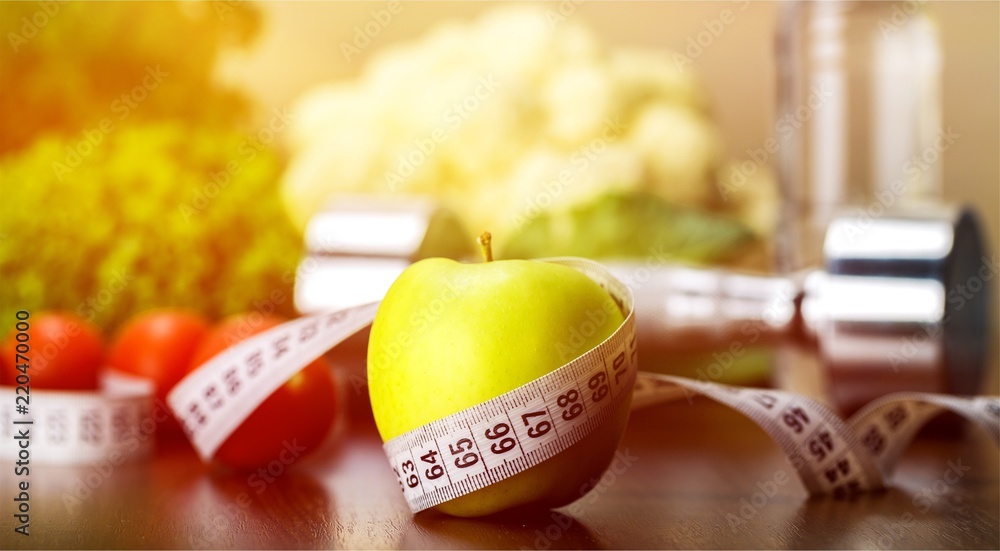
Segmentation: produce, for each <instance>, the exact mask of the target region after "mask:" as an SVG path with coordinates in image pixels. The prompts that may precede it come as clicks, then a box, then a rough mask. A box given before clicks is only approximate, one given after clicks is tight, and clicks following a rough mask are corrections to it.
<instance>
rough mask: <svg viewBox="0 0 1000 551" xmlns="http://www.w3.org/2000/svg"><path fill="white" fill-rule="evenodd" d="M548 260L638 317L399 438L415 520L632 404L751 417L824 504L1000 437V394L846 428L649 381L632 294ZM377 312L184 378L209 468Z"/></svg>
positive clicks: (694, 386)
mask: <svg viewBox="0 0 1000 551" xmlns="http://www.w3.org/2000/svg"><path fill="white" fill-rule="evenodd" d="M545 262H553V263H559V264H563V265H566V266H569V267H571V268H574V269H576V270H579V271H580V272H582V273H584V274H585V275H587V276H588V277H590V278H591V279H593V280H594V281H595V282H597V283H598V284H600V285H601V286H602V287H604V288H605V289H606V290H607V291H608V292H609V293H610V294H611V296H612V298H614V299H615V302H616V303H617V304H619V305H620V307H621V309H622V313H623V315H624V316H625V322H624V323H623V324H622V325H621V326H620V327H619V328H618V329H617V330H616V331H615V332H614V333H613V334H612V335H611V336H610V337H608V339H607V340H606V341H605V342H603V343H601V344H600V345H599V346H597V347H595V348H594V349H592V350H590V351H588V352H587V353H585V354H583V355H582V356H580V357H579V358H576V359H575V360H573V361H571V362H569V363H567V364H566V365H564V366H562V367H560V368H558V369H556V370H555V371H552V372H550V373H548V374H547V375H545V376H542V377H539V378H538V379H536V380H534V381H531V382H529V383H527V384H525V385H523V386H521V387H518V388H516V389H513V390H511V391H509V392H507V393H504V394H501V395H500V396H497V397H495V398H493V399H491V400H487V401H485V402H482V403H480V404H477V405H475V406H473V407H471V408H468V409H465V410H462V411H459V412H456V413H454V414H452V415H449V416H447V417H444V418H442V419H439V420H437V421H434V422H432V423H429V424H427V425H424V426H422V427H418V428H417V429H414V430H412V431H410V432H408V433H405V434H403V435H400V436H399V437H397V438H394V439H392V440H390V441H388V442H386V443H385V445H384V449H385V453H386V456H387V458H388V459H389V462H390V463H391V464H392V467H393V469H394V470H395V472H396V474H397V476H398V477H399V479H400V487H401V488H402V490H403V495H404V497H405V499H406V501H407V503H408V504H409V506H410V509H411V510H412V511H413V512H419V511H422V510H424V509H427V508H430V507H433V506H435V505H438V504H440V503H443V502H445V501H448V500H450V499H454V498H455V497H458V496H461V495H465V494H468V493H471V492H473V491H475V490H477V489H480V488H483V487H486V486H488V485H490V484H493V483H496V482H498V481H500V480H503V479H505V478H508V477H510V476H513V475H514V474H517V473H518V472H521V471H524V470H527V469H529V468H531V467H532V466H534V465H537V464H538V463H540V462H542V461H544V460H545V459H547V458H549V457H552V456H553V455H555V454H557V453H560V452H562V451H563V450H565V449H566V448H568V447H570V446H571V445H573V444H574V443H576V442H578V441H580V440H581V439H582V438H583V437H585V436H586V435H588V434H590V433H591V432H593V430H594V429H595V428H596V427H598V426H600V425H601V424H602V423H604V422H605V421H606V420H607V419H608V417H609V416H610V415H611V413H612V412H613V411H614V409H615V407H620V406H621V405H622V404H623V403H628V401H629V400H631V405H632V408H633V409H636V408H640V407H646V406H650V405H653V404H656V403H661V402H664V401H668V400H672V399H676V398H678V397H680V396H683V395H685V394H691V393H694V394H699V395H702V396H705V397H707V398H710V399H712V400H715V401H717V402H719V403H721V404H724V405H726V406H728V407H730V408H732V409H734V410H736V411H738V412H740V413H742V414H743V415H745V416H747V417H748V418H750V419H751V420H753V421H754V422H755V423H757V424H758V425H760V426H761V427H762V428H763V429H764V430H765V431H766V432H767V433H768V435H770V436H771V438H772V439H773V440H774V441H775V442H776V443H777V444H778V446H779V447H780V448H781V449H782V451H783V452H784V453H785V454H786V456H787V457H788V458H789V460H790V461H791V463H792V466H793V467H794V468H795V470H796V472H797V473H798V475H799V477H800V479H801V480H802V483H803V485H804V486H805V487H806V489H807V490H808V492H809V493H810V494H811V495H821V494H829V495H834V496H845V495H852V494H855V493H858V492H863V491H868V490H873V489H878V488H881V487H883V485H884V480H885V479H886V478H887V477H888V476H889V475H890V474H891V472H892V470H893V468H894V466H895V464H896V462H897V460H898V458H899V456H900V454H901V453H902V451H903V449H904V448H905V447H906V445H907V444H908V443H909V442H910V440H911V439H912V438H913V436H914V435H915V434H916V433H917V431H918V430H919V429H920V427H922V426H923V425H924V424H925V423H926V422H927V421H928V420H929V419H930V418H932V417H934V416H935V415H937V414H938V413H940V412H942V411H945V410H948V411H952V412H955V413H957V414H959V415H961V416H963V417H965V418H966V419H968V420H970V421H972V422H973V423H975V424H976V425H978V426H980V427H982V428H983V429H984V430H986V432H987V433H988V434H989V435H990V436H991V437H992V439H993V441H994V442H1000V399H998V398H996V397H970V398H963V397H956V396H947V395H936V394H923V393H899V394H893V395H889V396H886V397H884V398H881V399H879V400H876V401H874V402H872V403H871V404H869V405H868V406H866V407H865V408H863V409H862V410H861V411H859V412H858V413H857V414H855V415H854V416H853V417H851V418H850V419H849V420H847V421H845V420H843V419H841V418H840V417H839V416H837V415H836V414H835V413H834V412H833V411H831V410H830V409H829V408H827V407H826V406H824V405H823V404H820V403H819V402H817V401H815V400H812V399H810V398H807V397H804V396H800V395H797V394H794V393H791V392H785V391H781V390H772V389H756V388H741V387H734V386H726V385H720V384H715V383H709V382H704V381H696V380H692V379H686V378H683V377H673V376H669V375H661V374H654V373H645V372H638V370H637V364H636V354H635V316H634V311H633V297H632V293H631V291H630V290H629V289H628V287H627V286H625V285H624V284H623V283H621V282H620V281H618V280H617V279H616V278H614V276H612V275H611V274H610V273H608V271H607V270H605V269H604V268H603V267H602V266H601V265H600V264H597V263H595V262H592V261H588V260H583V259H552V260H546V261H545ZM377 307H378V303H377V302H376V303H370V304H365V305H362V306H356V307H353V308H347V309H344V310H339V311H336V312H330V313H324V314H318V315H313V316H308V317H303V318H300V319H297V320H294V321H291V322H288V323H285V324H283V325H280V326H278V327H275V328H273V329H271V330H268V331H266V332H264V333H261V334H259V335H257V336H255V337H253V338H250V339H248V340H246V341H243V342H241V343H239V344H237V345H235V346H233V347H231V348H229V349H227V350H226V351H224V352H222V353H221V354H220V355H218V356H216V357H215V358H212V359H211V360H210V361H208V362H207V363H206V364H204V365H203V366H201V367H199V368H198V369H196V370H195V371H193V372H192V373H191V374H189V375H188V376H187V377H186V378H185V379H184V380H182V381H181V382H180V383H179V384H178V385H177V386H176V387H175V388H174V390H173V391H172V392H171V393H170V395H169V396H168V403H169V405H170V407H171V409H172V410H173V411H174V413H175V415H176V416H177V417H178V419H180V420H182V422H183V423H184V425H185V428H186V430H187V433H188V436H189V438H190V439H191V441H192V443H193V444H194V446H195V449H196V450H197V451H198V453H199V455H200V456H201V457H202V459H204V460H209V459H210V458H211V457H212V455H213V454H214V453H215V451H216V450H217V449H218V447H219V446H220V445H221V444H222V442H224V441H225V439H226V438H227V437H228V436H229V435H230V434H231V433H232V432H233V431H234V430H236V428H237V427H239V425H240V424H241V423H242V422H243V421H244V420H245V419H246V418H247V417H248V416H249V415H250V414H251V413H252V412H253V411H254V409H256V407H257V406H258V405H259V404H260V403H261V402H263V401H264V400H265V399H266V398H267V397H268V396H269V395H270V394H271V393H272V392H274V391H275V390H276V389H277V388H278V387H280V386H281V385H282V384H284V382H285V381H287V380H288V379H289V378H290V377H291V376H292V375H294V374H295V373H296V372H298V371H299V370H300V369H302V368H303V367H304V366H306V365H307V364H309V363H310V362H312V361H313V360H315V359H316V358H318V357H320V356H321V355H323V354H324V353H325V352H326V351H327V350H329V349H331V348H333V347H334V346H336V345H337V344H339V343H340V342H342V341H343V340H345V339H346V338H347V337H349V336H351V335H353V334H354V333H356V332H358V331H359V330H361V329H362V328H364V327H365V326H367V325H368V324H370V323H371V322H372V320H373V319H374V317H375V312H376V310H377ZM438 450H448V451H449V452H450V453H452V454H453V455H454V457H455V462H454V463H445V464H444V465H443V466H442V465H440V464H438V465H435V466H433V467H431V468H429V469H424V470H421V469H417V468H416V463H417V461H418V460H419V458H420V457H422V456H426V455H427V454H429V453H431V452H432V451H435V452H436V451H438ZM477 450H479V452H477ZM501 456H502V458H501ZM445 475H447V476H445Z"/></svg>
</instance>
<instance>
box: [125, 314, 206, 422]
mask: <svg viewBox="0 0 1000 551" xmlns="http://www.w3.org/2000/svg"><path fill="white" fill-rule="evenodd" d="M208 329H209V325H208V321H206V320H205V318H203V317H202V316H200V315H198V314H196V313H194V312H190V311H187V310H180V309H171V308H165V309H158V310H150V311H148V312H144V313H142V314H139V315H138V316H136V317H134V318H132V319H131V320H130V321H129V322H128V323H126V324H125V325H124V326H123V327H122V328H121V330H120V331H119V332H118V336H117V337H116V338H115V342H114V343H113V344H112V345H111V351H110V352H109V353H108V365H109V366H110V367H112V368H114V369H117V370H119V371H123V372H125V373H130V374H132V375H137V376H139V377H145V378H147V379H151V380H152V381H153V382H154V383H155V384H156V397H157V399H159V400H161V401H163V403H166V399H167V393H169V392H170V389H171V388H173V387H174V385H176V384H177V383H178V382H179V381H180V380H181V379H182V378H184V375H186V374H187V372H188V366H190V365H191V358H192V357H193V356H194V353H195V350H197V348H198V345H199V344H201V340H202V339H203V338H204V337H205V335H206V334H207V333H208ZM163 428H164V429H167V430H170V431H177V430H178V429H179V428H180V425H178V424H177V423H176V421H173V420H171V421H170V422H168V423H166V424H164V425H163Z"/></svg>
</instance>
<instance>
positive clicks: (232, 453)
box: [191, 314, 337, 470]
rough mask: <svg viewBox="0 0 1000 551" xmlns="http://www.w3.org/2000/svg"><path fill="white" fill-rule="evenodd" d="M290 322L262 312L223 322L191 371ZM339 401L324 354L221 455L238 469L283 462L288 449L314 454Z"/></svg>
mask: <svg viewBox="0 0 1000 551" xmlns="http://www.w3.org/2000/svg"><path fill="white" fill-rule="evenodd" d="M285 321H287V320H285V319H282V318H280V317H277V316H260V315H259V314H249V315H244V316H236V317H231V318H229V319H227V320H225V321H223V322H222V323H221V324H219V325H218V326H216V327H215V328H214V329H212V331H211V332H210V333H209V334H208V336H207V337H205V340H204V341H202V344H201V346H199V347H198V351H197V352H196V353H195V355H194V359H193V360H192V362H191V369H192V370H193V369H194V368H196V367H198V366H200V365H201V364H203V363H205V362H206V361H208V360H210V359H211V358H212V357H213V356H215V355H216V354H218V353H219V352H222V351H223V350H225V349H226V348H228V347H230V346H232V345H233V344H236V343H237V342H240V341H242V340H244V339H246V338H247V337H250V336H251V335H256V334H257V333H260V332H262V331H266V330H267V329H270V328H272V327H274V326H276V325H280V324H281V323H284V322H285ZM336 401H337V393H336V389H335V387H334V382H333V375H332V373H331V372H330V366H329V365H328V364H327V362H326V361H325V360H323V359H322V358H320V359H318V360H316V361H314V362H312V363H311V364H309V365H307V366H306V367H305V368H303V369H302V370H301V371H299V372H298V373H296V374H295V375H294V376H293V377H292V378H291V379H289V380H288V381H286V382H285V384H283V385H282V386H280V387H278V389H277V390H275V391H274V393H273V394H271V396H269V397H268V398H267V399H266V400H264V402H263V403H261V405H260V406H258V407H257V409H256V410H254V412H253V413H251V414H250V416H249V417H247V418H246V420H244V421H243V424H241V425H240V426H239V428H237V429H236V430H235V431H234V432H233V433H232V434H231V435H229V438H227V439H226V441H225V442H223V443H222V446H220V447H219V449H218V451H217V452H216V453H215V459H216V460H218V461H219V462H221V463H224V464H226V465H229V466H230V467H233V468H236V469H243V470H250V469H255V468H257V467H262V466H264V465H267V464H268V463H270V462H271V461H274V460H280V459H281V457H282V456H281V453H282V451H283V450H285V449H286V447H288V448H289V449H293V450H295V451H294V452H293V453H296V454H299V455H300V456H301V455H306V454H309V453H311V452H312V451H314V450H315V449H316V448H317V447H318V446H319V445H320V443H322V442H323V439H324V438H325V437H326V434H327V433H328V432H329V431H330V427H331V426H332V425H333V420H334V416H335V414H336V409H337V403H336Z"/></svg>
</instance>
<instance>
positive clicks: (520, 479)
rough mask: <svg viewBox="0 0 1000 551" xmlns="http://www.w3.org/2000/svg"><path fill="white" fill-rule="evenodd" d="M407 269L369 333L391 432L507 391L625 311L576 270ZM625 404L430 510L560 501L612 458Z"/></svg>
mask: <svg viewBox="0 0 1000 551" xmlns="http://www.w3.org/2000/svg"><path fill="white" fill-rule="evenodd" d="M483 237H484V239H486V240H487V243H486V244H485V246H484V254H485V255H486V256H487V260H488V261H487V262H485V263H480V264H462V263H459V262H455V261H453V260H447V259H442V258H432V259H427V260H421V261H419V262H417V263H415V264H413V265H411V266H410V267H409V268H407V269H406V270H405V271H404V272H403V273H402V274H401V275H400V276H399V278H398V279H397V280H396V281H395V283H393V285H392V286H391V288H390V289H389V291H388V293H387V294H386V296H385V298H384V299H383V301H382V304H381V306H380V307H379V310H378V313H377V314H376V316H375V321H374V323H373V325H372V330H371V337H370V339H369V342H368V382H369V392H370V394H371V403H372V410H373V412H374V415H375V422H376V424H377V426H378V430H379V433H380V434H381V436H382V439H383V440H386V441H387V440H389V439H392V438H395V437H396V436H399V435H401V434H403V433H406V432H408V431H410V430H412V429H415V428H417V427H419V426H421V425H424V424H427V423H430V422H432V421H435V420H437V419H440V418H442V417H445V416H448V415H451V414H453V413H456V412H458V411H461V410H463V409H466V408H469V407H471V406H474V405H476V404H478V403H480V402H483V401H486V400H489V399H491V398H494V397H496V396H499V395H500V394H503V393H505V392H508V391H510V390H513V389H515V388H517V387H519V386H521V385H523V384H525V383H528V382H530V381H532V380H534V379H537V378H538V377H541V376H542V375H545V374H547V373H549V372H551V371H553V370H555V369H556V368H558V367H560V366H562V365H563V364H565V363H567V362H569V361H571V360H573V359H574V358H576V357H578V356H580V355H582V354H583V353H585V352H587V351H588V350H590V349H591V348H593V347H595V346H597V345H598V344H600V343H601V342H602V341H603V340H605V339H606V338H607V337H608V336H610V335H611V334H612V333H613V332H614V331H615V329H617V328H618V327H619V326H620V325H621V324H622V322H623V316H622V313H621V311H620V310H619V309H618V307H617V306H616V305H615V302H614V301H613V300H612V298H611V296H610V295H608V294H607V292H605V291H604V289H602V288H601V287H600V286H599V285H598V284H597V283H595V282H594V281H592V280H591V279H590V278H588V277H587V276H585V275H583V274H582V273H580V272H578V271H576V270H574V269H572V268H569V267H566V266H560V265H557V264H550V263H544V262H534V261H527V260H503V261H497V262H492V261H490V260H491V259H492V253H491V252H489V247H488V234H484V236H483ZM627 419H628V403H622V404H621V406H620V407H619V408H618V410H617V411H615V413H614V415H612V417H611V418H610V419H609V420H608V422H606V423H604V424H603V425H602V426H601V427H599V428H598V429H597V430H595V431H594V432H593V433H591V434H590V435H588V436H587V437H585V438H584V439H583V440H581V441H580V442H578V443H576V444H574V445H573V446H571V447H570V448H568V449H566V450H564V451H563V452H561V453H559V454H557V455H556V456H555V457H552V458H550V459H548V460H546V461H544V462H542V463H540V464H538V465H536V466H534V467H532V468H530V469H528V470H526V471H523V472H521V473H519V474H517V475H514V476H512V477H510V478H508V479H506V480H503V481H501V482H499V483H497V484H493V485H491V486H488V487H486V488H483V489H480V490H477V491H475V492H473V493H470V494H467V495H465V496H462V497H460V498H457V499H454V500H451V501H449V502H447V503H443V504H441V505H439V506H438V507H437V509H438V510H440V511H442V512H445V513H448V514H452V515H457V516H481V515H488V514H492V513H496V512H499V511H503V510H507V509H511V508H523V507H542V508H548V507H558V506H561V505H565V504H567V503H570V502H572V501H574V500H576V499H577V498H579V497H581V496H582V495H583V494H585V493H586V492H587V490H588V489H590V488H592V487H593V486H594V484H595V483H596V482H597V480H598V478H599V477H600V475H601V474H602V473H603V472H604V469H606V468H607V465H608V464H609V463H610V461H611V459H612V457H613V455H614V452H615V449H616V448H617V446H618V442H619V440H620V439H621V435H622V433H623V431H624V428H625V423H626V422H627Z"/></svg>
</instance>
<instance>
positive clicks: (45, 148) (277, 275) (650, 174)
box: [0, 1, 1000, 370]
mask: <svg viewBox="0 0 1000 551" xmlns="http://www.w3.org/2000/svg"><path fill="white" fill-rule="evenodd" d="M911 4H913V3H912V2H910V3H908V2H899V3H896V4H891V6H898V8H899V11H900V14H901V17H903V18H906V17H907V15H906V14H907V13H909V11H904V10H910V9H912V6H911ZM921 4H923V9H926V10H927V12H928V13H929V14H931V15H932V18H933V20H934V21H935V22H936V25H937V30H938V34H939V37H940V43H941V52H942V54H943V66H942V75H941V77H942V78H941V87H942V88H941V92H942V100H943V101H942V104H941V109H942V118H941V121H942V127H943V128H946V129H950V131H951V132H952V133H954V134H956V135H957V136H959V137H958V138H957V139H955V140H953V142H954V143H950V144H949V146H948V147H947V148H945V150H944V151H943V152H941V155H940V156H939V158H937V159H936V160H935V161H934V163H935V164H937V163H940V169H941V170H942V182H943V184H942V190H943V196H944V198H945V199H946V200H949V201H957V202H967V203H972V204H974V205H976V206H977V207H978V209H979V214H980V215H981V216H982V217H983V221H984V230H985V232H986V235H987V239H988V242H987V246H988V247H989V250H990V251H991V252H995V251H996V247H997V244H998V243H1000V233H998V232H1000V220H998V212H1000V208H998V203H1000V185H998V182H1000V172H998V171H1000V166H998V163H997V157H996V155H997V152H998V151H1000V112H998V106H1000V101H998V98H1000V71H998V67H1000V28H998V27H1000V4H997V3H995V2H927V3H921ZM778 12H779V6H778V5H777V3H771V2H762V3H752V4H751V3H745V2H664V3H654V2H636V3H629V2H614V3H602V2H572V1H567V2H562V3H551V4H542V5H540V6H535V7H534V8H522V7H518V6H516V5H515V6H511V5H502V6H498V5H497V4H494V3H490V2H481V3H479V2H477V3H458V2H447V3H435V2H426V3H416V4H409V3H407V4H395V3H385V2H371V3H352V2H240V1H231V2H230V1H218V2H183V3H142V2H135V3H114V2H108V3H86V2H74V3H59V2H39V3H35V2H26V3H9V2H5V3H3V4H0V29H2V31H3V33H2V34H3V36H5V37H7V42H8V44H5V45H4V46H3V47H2V48H0V77H2V78H0V80H2V82H3V85H2V88H0V112H2V115H3V116H2V117H0V126H2V129H0V182H2V201H0V270H2V279H3V283H2V288H0V300H2V310H3V311H2V312H0V315H2V317H3V319H13V313H12V312H13V311H14V310H16V309H18V308H28V309H53V308H59V309H65V310H70V311H73V312H76V313H78V314H79V315H81V316H82V317H85V318H87V319H89V320H92V321H94V322H95V323H97V324H98V325H99V326H101V327H102V328H103V329H104V330H105V331H108V332H111V331H114V330H115V329H116V328H117V327H118V326H119V325H120V324H121V323H122V322H123V321H124V320H125V319H126V318H127V317H128V316H130V315H132V314H134V313H135V312H137V311H140V310H142V309H145V308H150V307H154V306H184V307H189V308H194V309H197V310H199V311H201V312H203V313H204V314H205V315H207V316H210V317H212V318H220V317H222V316H225V315H228V314H231V313H235V312H240V311H245V310H250V309H255V308H256V309H262V308H263V306H262V305H270V306H273V308H274V309H276V310H277V311H279V312H281V313H285V314H289V315H290V314H293V313H294V310H293V305H292V300H291V297H292V284H293V282H294V270H295V266H296V264H297V263H298V261H299V259H300V257H301V251H302V248H301V243H302V233H301V232H302V231H303V228H304V226H305V224H306V222H307V221H308V220H309V218H310V217H311V216H312V215H313V214H314V213H315V212H317V211H318V210H319V209H320V208H322V207H323V205H324V204H326V202H327V201H328V200H329V199H330V198H331V197H334V196H336V195H337V194H339V193H368V194H374V195H383V196H397V195H406V194H421V195H431V196H433V197H435V198H436V199H437V200H439V201H441V202H442V204H444V205H445V206H447V207H450V208H451V209H452V210H453V211H455V212H456V214H457V215H458V216H459V218H460V219H461V221H462V222H463V223H464V224H465V226H466V227H468V228H470V229H469V234H468V237H469V239H471V237H472V236H473V235H474V234H475V233H477V232H478V231H480V230H481V229H485V228H489V229H491V230H492V231H493V232H494V234H495V235H496V236H497V241H496V242H497V246H498V248H499V251H500V254H501V256H506V257H532V256H534V257H538V256H548V255H552V254H577V255H582V256H590V257H599V258H609V257H624V258H642V257H645V256H648V255H649V254H650V253H649V251H651V250H659V251H665V253H664V254H665V255H666V256H665V258H667V259H669V260H678V261H683V262H688V263H695V264H702V265H726V266H733V267H740V268H748V269H753V270H761V271H766V270H768V269H770V268H771V266H772V256H773V254H774V251H773V245H774V243H773V241H774V240H773V236H774V231H775V228H776V226H777V223H778V217H779V211H780V209H779V203H780V198H779V194H778V192H777V187H776V183H775V180H776V179H775V176H774V173H775V168H774V167H775V159H774V158H766V159H765V160H763V161H762V162H757V161H755V164H754V165H753V166H754V169H753V170H752V171H749V172H748V171H746V170H740V169H739V167H741V166H743V163H744V162H746V161H748V160H754V154H755V153H754V152H755V151H757V150H759V149H760V148H761V147H763V146H764V144H766V143H767V140H768V139H769V138H772V137H775V134H776V133H777V132H780V128H779V127H777V126H776V123H775V119H776V117H775V95H776V68H775V56H774V44H775V28H776V25H777V22H778V16H779V13H778ZM889 13H892V11H891V10H889ZM439 131H440V132H439ZM563 176H566V178H565V179H563V180H561V178H562V177H563ZM742 177H745V179H746V182H744V181H743V179H742ZM546 186H548V187H546ZM997 279H998V278H993V280H992V282H991V285H992V286H993V288H994V291H995V290H996V287H997ZM992 296H993V299H992V301H993V304H992V307H991V310H992V312H993V313H994V319H996V313H997V311H998V307H997V304H998V303H997V297H998V296H1000V294H998V293H997V292H994V293H993V295H992ZM994 357H995V352H994ZM991 365H993V364H991ZM750 369H751V370H753V368H750Z"/></svg>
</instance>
